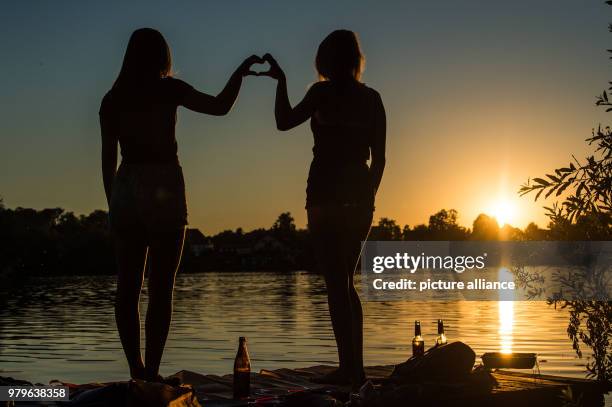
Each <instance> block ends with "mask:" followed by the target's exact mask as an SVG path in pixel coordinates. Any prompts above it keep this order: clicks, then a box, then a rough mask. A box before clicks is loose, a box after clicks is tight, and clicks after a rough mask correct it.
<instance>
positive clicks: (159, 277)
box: [145, 228, 185, 380]
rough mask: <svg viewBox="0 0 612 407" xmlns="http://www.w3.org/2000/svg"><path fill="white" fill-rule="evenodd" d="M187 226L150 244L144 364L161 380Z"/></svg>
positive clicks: (154, 377)
mask: <svg viewBox="0 0 612 407" xmlns="http://www.w3.org/2000/svg"><path fill="white" fill-rule="evenodd" d="M184 240H185V228H180V229H177V230H176V231H172V232H168V233H166V234H165V235H164V236H161V237H160V238H158V239H156V240H155V242H152V244H151V254H150V264H151V267H150V270H149V283H148V292H149V304H148V307H147V319H146V326H145V330H146V353H145V366H146V373H147V378H148V379H149V380H158V376H159V364H160V362H161V358H162V354H163V352H164V347H165V345H166V339H167V338H168V330H169V329H170V321H171V319H172V294H173V290H174V278H175V276H176V272H177V270H178V267H179V264H180V262H181V255H182V252H183V242H184Z"/></svg>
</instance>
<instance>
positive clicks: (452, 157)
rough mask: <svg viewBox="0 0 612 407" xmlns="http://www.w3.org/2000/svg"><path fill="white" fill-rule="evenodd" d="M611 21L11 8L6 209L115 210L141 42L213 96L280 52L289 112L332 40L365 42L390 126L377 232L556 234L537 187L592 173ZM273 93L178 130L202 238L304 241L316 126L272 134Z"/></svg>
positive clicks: (281, 8) (451, 12)
mask: <svg viewBox="0 0 612 407" xmlns="http://www.w3.org/2000/svg"><path fill="white" fill-rule="evenodd" d="M611 16H612V15H611V14H610V8H609V7H608V6H606V5H605V4H604V2H603V1H595V0H587V1H581V2H577V1H574V0H554V1H553V0H538V1H536V2H534V1H532V0H517V1H512V2H508V1H498V0H493V1H491V0H486V1H476V0H462V1H456V0H440V1H436V2H423V1H414V0H410V1H408V0H403V1H397V2H392V1H388V2H375V1H334V2H329V1H309V2H299V3H298V2H286V1H283V2H281V1H264V2H250V1H232V2H212V1H201V0H198V1H181V2H168V1H163V2H154V1H146V2H144V1H143V2H129V3H128V2H119V1H117V2H112V1H105V2H83V1H53V2H50V1H27V2H12V3H10V4H9V3H5V4H4V5H3V8H2V13H0V30H1V32H2V35H1V36H0V53H1V55H2V75H1V76H0V89H2V91H1V92H0V105H1V106H2V107H1V108H0V142H1V144H0V197H2V198H3V199H4V202H5V204H6V205H7V206H9V207H16V206H22V207H33V208H47V207H62V208H65V209H66V210H70V211H74V212H75V213H79V214H80V213H88V212H90V211H92V210H94V209H99V208H100V209H106V201H105V198H104V192H103V186H102V180H101V170H100V133H99V127H98V108H99V103H100V100H101V98H102V96H103V95H104V93H105V92H106V91H107V90H108V89H109V88H110V86H111V84H112V82H113V80H114V78H115V76H116V75H117V72H118V70H119V67H120V65H121V60H122V57H123V53H124V51H125V46H126V44H127V40H128V38H129V35H130V34H131V32H132V31H133V30H134V29H136V28H139V27H145V26H148V27H154V28H157V29H159V30H160V31H161V32H162V33H163V34H164V36H165V37H166V39H167V40H168V42H169V44H170V47H171V49H172V53H173V61H174V67H173V68H174V72H175V76H176V77H178V78H180V79H182V80H185V81H187V82H188V83H190V84H191V85H193V86H194V87H196V88H197V89H198V90H201V91H203V92H207V93H211V94H216V93H218V92H219V91H220V90H221V89H222V88H223V86H224V84H225V82H226V81H227V79H228V77H229V75H230V74H231V72H232V71H233V70H234V69H235V68H236V67H237V66H238V65H239V63H240V62H241V61H242V59H244V58H246V57H247V56H249V55H250V54H253V53H255V54H260V55H261V54H264V53H266V52H270V53H272V54H273V55H274V56H275V57H276V59H277V60H278V61H279V63H280V64H281V65H282V67H283V68H284V70H285V72H286V74H287V77H288V83H289V94H290V99H291V101H292V103H294V104H295V103H297V102H298V101H299V100H300V98H301V97H302V96H303V95H304V93H305V91H306V89H307V88H308V86H309V85H311V84H312V83H313V82H314V81H315V80H316V75H315V71H314V67H313V61H314V55H315V52H316V49H317V46H318V44H319V43H320V41H321V40H322V39H323V38H324V37H325V36H326V35H327V34H328V33H329V32H331V31H332V30H334V29H337V28H348V29H351V30H354V31H356V32H357V33H358V34H359V36H360V40H361V45H362V47H363V51H364V53H365V55H366V58H367V64H366V71H365V73H364V77H363V80H364V82H366V84H368V85H369V86H371V87H373V88H375V89H377V90H378V91H379V92H380V93H381V95H382V97H383V101H384V103H385V107H386V110H387V120H388V134H387V167H386V172H385V175H384V178H383V182H382V185H381V188H380V190H379V194H378V196H377V203H376V214H375V218H379V217H383V216H384V217H390V218H393V219H396V220H397V221H398V223H400V224H402V225H403V224H409V225H411V226H413V225H415V224H419V223H427V221H428V217H429V215H431V214H433V213H434V212H436V211H437V210H439V209H442V208H447V209H450V208H454V209H457V210H458V211H459V222H460V223H461V224H464V225H467V226H469V225H471V222H472V221H473V220H474V218H475V217H476V216H477V215H478V214H479V213H481V212H484V213H489V214H492V215H497V216H498V217H499V218H506V220H507V221H508V222H510V223H512V224H513V225H515V226H519V227H524V226H525V225H526V224H527V223H528V222H529V221H535V222H537V223H538V224H539V225H541V226H545V225H546V218H545V216H544V211H543V210H542V209H541V207H542V205H543V204H545V202H537V203H534V202H533V198H519V197H518V195H517V191H518V189H519V187H520V185H521V184H522V183H523V182H525V181H526V180H527V179H528V178H529V177H536V176H541V175H543V174H544V173H546V172H550V171H551V170H552V169H554V168H557V167H560V166H565V165H567V163H568V162H569V159H570V158H571V155H572V154H575V155H576V156H577V157H582V156H585V155H586V154H587V153H588V151H590V150H589V148H588V146H587V145H586V143H585V142H584V139H585V138H586V137H588V136H589V135H590V133H591V129H592V128H593V126H596V125H597V124H598V123H603V124H605V123H606V120H607V119H608V117H607V116H605V115H604V113H603V112H602V111H600V110H598V109H597V108H596V107H595V106H594V100H595V96H596V95H597V94H599V93H600V91H601V90H602V89H604V88H605V87H606V86H607V81H608V79H609V77H608V74H609V67H610V65H609V61H608V55H607V54H606V52H605V49H606V48H609V39H610V36H609V33H608V31H607V24H608V21H609V20H610V17H611ZM274 89H275V83H274V82H273V80H272V79H270V78H265V77H254V78H247V79H246V80H245V82H244V83H243V87H242V90H241V94H240V96H239V98H238V101H237V103H236V105H235V106H234V109H233V110H232V111H231V112H230V114H229V115H227V116H225V117H213V116H206V115H200V114H197V113H193V112H190V111H187V110H186V109H183V108H181V109H180V110H179V113H178V124H177V140H178V144H179V159H180V161H181V164H182V166H183V170H184V173H185V181H186V187H187V199H188V208H189V221H190V224H191V225H192V226H193V227H198V228H200V229H201V230H203V231H204V232H206V233H216V232H219V231H221V230H224V229H235V228H237V227H242V228H244V229H245V230H250V229H253V228H257V227H269V226H271V225H272V223H273V222H274V220H275V219H276V217H277V216H278V215H279V214H280V213H281V212H285V211H290V212H291V213H292V214H293V216H294V217H295V219H296V223H297V224H298V226H300V227H303V226H305V211H304V201H305V187H306V177H307V172H308V166H309V163H310V160H311V158H312V152H311V148H312V135H311V134H310V130H309V126H308V124H307V123H306V124H303V125H302V126H300V127H298V128H296V129H294V130H291V131H289V132H279V131H277V130H276V127H275V124H274V118H273V103H274Z"/></svg>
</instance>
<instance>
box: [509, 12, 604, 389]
mask: <svg viewBox="0 0 612 407" xmlns="http://www.w3.org/2000/svg"><path fill="white" fill-rule="evenodd" d="M606 4H608V5H612V1H606ZM609 30H610V31H611V32H612V24H611V25H609ZM608 52H612V50H608ZM609 84H610V85H612V82H610V83H609ZM609 91H612V86H610V87H609V88H608V89H607V90H604V91H603V93H602V94H601V95H600V96H598V97H597V99H596V105H597V106H602V107H605V108H606V112H610V111H612V103H611V102H610V100H609V96H608V92H609ZM586 142H587V143H588V144H589V145H590V146H594V148H595V151H594V152H593V153H592V154H591V155H589V156H587V157H586V158H585V159H583V160H578V159H577V158H576V157H575V156H573V155H572V160H571V162H570V163H569V165H567V166H565V167H560V168H557V169H555V170H554V171H552V172H550V173H549V174H546V175H545V176H542V177H537V178H533V179H531V180H528V181H527V182H526V183H525V184H524V185H522V186H521V188H520V190H519V194H520V195H521V196H523V195H527V194H530V193H535V200H536V201H537V200H538V199H540V198H544V199H546V198H548V197H551V196H553V195H554V197H556V198H557V199H562V201H560V202H555V203H554V204H553V205H552V206H546V207H544V209H545V210H546V215H547V216H548V217H549V219H550V225H549V228H550V233H551V237H552V238H553V239H558V240H612V130H611V129H610V127H609V126H606V127H603V128H602V126H601V125H598V126H597V130H595V129H593V132H592V134H591V136H590V137H588V138H587V139H586ZM605 266H606V267H608V268H609V267H611V266H610V265H605ZM592 271H593V269H592V267H590V268H589V267H587V269H585V270H577V272H576V274H575V275H574V276H573V279H574V280H582V279H585V278H588V275H587V274H586V273H589V272H592ZM607 271H608V272H609V269H608V270H607ZM576 282H577V283H578V285H580V281H567V282H565V284H564V288H565V289H566V290H573V289H574V287H575V285H576V284H575V283H576ZM550 302H551V303H552V304H555V306H560V307H562V308H566V309H568V310H569V312H570V321H569V325H568V328H567V333H568V336H569V337H570V339H571V340H572V343H573V347H574V349H575V351H576V353H577V354H578V355H579V356H582V348H581V344H583V345H586V346H587V347H588V348H590V349H591V350H592V353H593V357H592V358H591V360H590V361H589V362H588V363H587V369H588V371H589V374H590V375H592V376H594V377H597V379H598V380H600V381H606V382H610V381H612V324H611V321H612V302H609V301H555V300H551V301H550Z"/></svg>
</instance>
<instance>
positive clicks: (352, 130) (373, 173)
mask: <svg viewBox="0 0 612 407" xmlns="http://www.w3.org/2000/svg"><path fill="white" fill-rule="evenodd" d="M264 60H267V61H268V62H269V64H270V70H269V71H268V72H266V73H265V75H268V76H271V77H273V78H275V79H277V80H278V84H277V87H276V104H275V116H276V125H277V127H278V129H279V130H289V129H292V128H294V127H296V126H298V125H300V124H302V123H303V122H305V121H306V120H307V119H310V127H311V129H312V133H313V136H314V148H313V149H312V151H313V156H314V157H313V160H312V164H311V165H310V172H309V175H308V187H307V189H306V196H307V198H306V209H307V211H308V228H309V230H310V233H311V236H312V239H313V243H314V248H315V254H316V257H317V262H318V264H319V267H320V268H321V270H322V272H323V273H324V275H325V283H326V285H327V298H328V304H329V313H330V316H331V321H332V326H333V330H334V335H335V337H336V343H337V346H338V357H339V362H340V363H339V368H338V369H337V370H335V371H333V372H332V373H330V374H328V375H326V376H325V377H323V378H321V380H320V381H322V382H326V383H338V384H340V383H342V384H344V383H347V384H348V383H352V385H353V387H358V386H360V385H361V384H362V383H363V382H364V381H365V374H364V370H363V314H362V308H361V301H360V299H359V296H358V294H357V291H356V290H355V287H354V285H353V274H354V272H355V268H356V265H357V262H358V260H359V254H360V250H361V241H364V240H366V239H367V236H368V233H369V230H370V225H371V223H372V214H373V210H374V196H375V194H376V191H377V189H378V186H379V185H380V181H381V179H382V175H383V170H384V167H385V138H386V119H385V110H384V107H383V103H382V100H381V98H380V95H379V94H378V92H376V91H375V90H374V89H372V88H369V87H367V86H366V85H365V84H363V83H361V82H360V77H361V73H362V69H363V62H364V57H363V55H362V53H361V50H360V47H359V42H358V40H357V36H356V35H355V33H353V32H352V31H347V30H338V31H334V32H332V33H331V34H330V35H328V36H327V38H325V39H324V40H323V42H322V43H321V45H319V50H318V52H317V56H316V69H317V71H318V73H319V78H320V81H319V82H317V83H315V84H314V85H313V86H312V87H311V88H310V89H309V90H308V92H307V93H306V96H305V97H304V99H303V100H302V101H301V102H300V103H298V104H297V105H296V106H295V107H293V108H292V107H291V105H290V103H289V98H288V96H287V81H286V78H285V74H284V73H283V71H282V69H281V68H280V67H279V65H278V63H277V62H276V61H275V60H274V58H273V57H272V56H270V55H269V54H266V55H265V56H264ZM370 157H371V162H370V166H368V164H367V161H368V160H369V159H370Z"/></svg>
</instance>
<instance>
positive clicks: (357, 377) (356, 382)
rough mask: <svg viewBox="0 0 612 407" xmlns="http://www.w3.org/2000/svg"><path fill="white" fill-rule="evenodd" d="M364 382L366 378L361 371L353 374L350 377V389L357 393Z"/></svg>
mask: <svg viewBox="0 0 612 407" xmlns="http://www.w3.org/2000/svg"><path fill="white" fill-rule="evenodd" d="M366 381H367V378H366V375H365V372H364V371H363V370H362V371H360V372H357V373H355V374H353V376H352V377H351V389H352V390H353V391H355V392H356V391H359V390H360V389H361V386H363V385H364V383H365V382H366Z"/></svg>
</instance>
